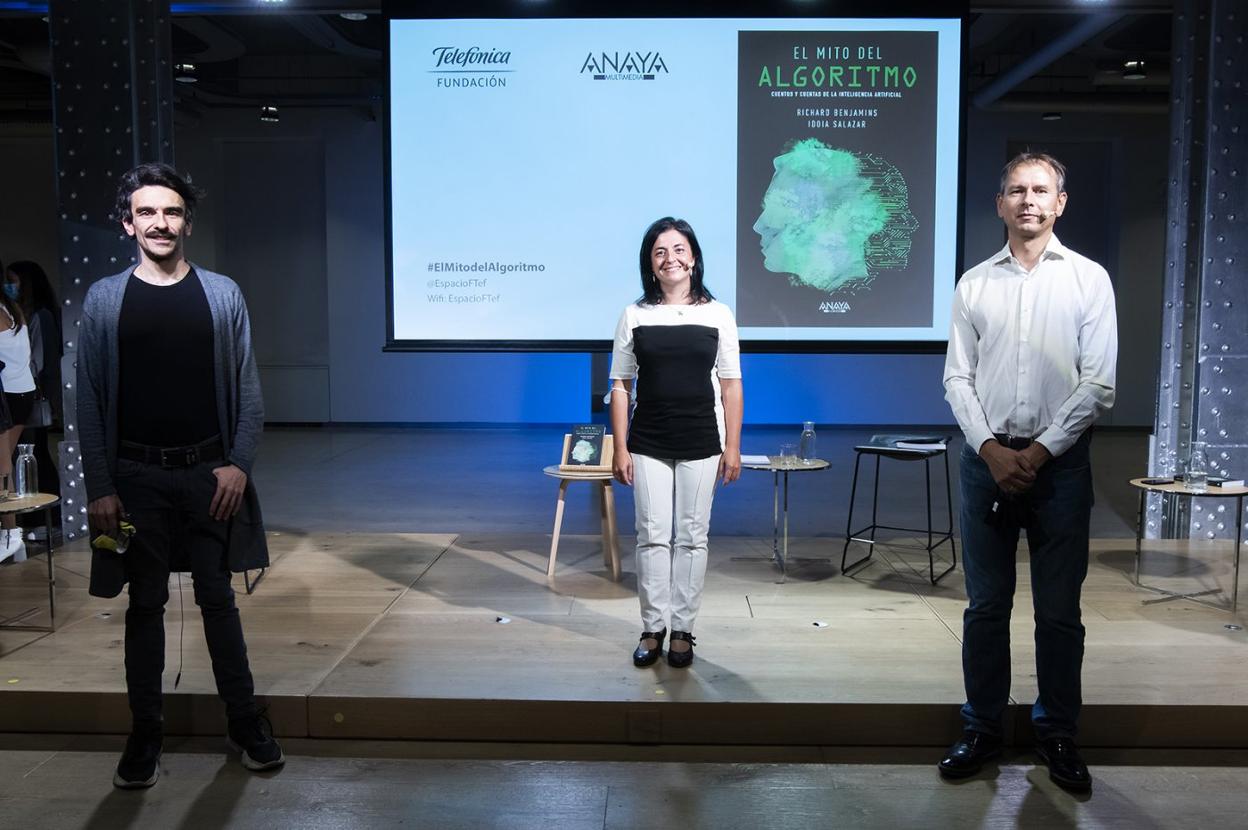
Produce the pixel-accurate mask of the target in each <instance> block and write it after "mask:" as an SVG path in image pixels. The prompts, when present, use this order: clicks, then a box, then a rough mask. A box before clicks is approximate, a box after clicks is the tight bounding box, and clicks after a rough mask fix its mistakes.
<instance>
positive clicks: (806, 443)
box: [797, 421, 818, 464]
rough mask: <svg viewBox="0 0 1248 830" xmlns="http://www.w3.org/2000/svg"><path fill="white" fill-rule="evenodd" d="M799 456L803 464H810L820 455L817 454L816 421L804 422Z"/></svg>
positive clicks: (798, 451)
mask: <svg viewBox="0 0 1248 830" xmlns="http://www.w3.org/2000/svg"><path fill="white" fill-rule="evenodd" d="M797 457H798V460H800V461H801V462H802V463H803V464H810V463H811V462H813V461H814V460H815V459H816V458H817V457H818V456H816V455H815V422H814V421H805V422H803V423H802V441H801V443H800V444H799V445H798V450H797Z"/></svg>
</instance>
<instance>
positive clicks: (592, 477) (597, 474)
mask: <svg viewBox="0 0 1248 830" xmlns="http://www.w3.org/2000/svg"><path fill="white" fill-rule="evenodd" d="M542 472H543V473H545V474H546V475H548V476H550V477H551V478H557V479H559V500H558V501H557V502H555V529H554V532H553V533H552V534H551V538H550V564H549V565H547V566H546V576H547V578H553V577H554V575H555V556H556V555H557V554H558V553H559V530H560V528H562V527H563V506H564V503H565V501H566V497H567V492H568V485H569V484H571V483H572V482H574V481H592V482H595V483H597V484H598V488H597V489H598V496H599V505H600V508H601V517H602V563H603V564H604V565H606V566H607V567H608V568H610V569H611V578H612V579H613V580H615V581H616V582H619V581H620V548H619V540H618V533H617V527H616V524H615V491H614V490H612V489H611V485H612V484H613V483H614V477H613V476H612V475H611V473H610V472H605V471H597V470H595V471H592V472H591V471H584V472H582V471H580V470H561V469H559V465H558V464H551V465H550V466H548V467H543V468H542Z"/></svg>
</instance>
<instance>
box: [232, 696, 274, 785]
mask: <svg viewBox="0 0 1248 830" xmlns="http://www.w3.org/2000/svg"><path fill="white" fill-rule="evenodd" d="M226 743H227V744H229V747H230V749H232V750H234V751H235V752H238V753H241V755H242V762H243V766H245V767H247V769H249V770H252V771H255V772H258V771H260V770H266V769H276V768H277V767H280V766H281V765H282V764H284V763H286V756H284V755H282V748H281V747H280V746H279V745H278V743H277V741H275V740H273V724H272V723H271V722H270V721H269V718H268V716H267V715H266V714H265V713H264V710H261V711H259V712H257V713H256V714H254V715H251V716H249V717H245V718H233V719H231V720H230V725H229V729H228V731H227V732H226Z"/></svg>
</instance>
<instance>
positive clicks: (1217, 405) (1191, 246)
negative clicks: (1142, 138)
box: [1124, 0, 1248, 539]
mask: <svg viewBox="0 0 1248 830" xmlns="http://www.w3.org/2000/svg"><path fill="white" fill-rule="evenodd" d="M1246 37H1248V9H1245V8H1244V4H1243V2H1242V0H1178V2H1176V4H1175V12H1174V42H1173V48H1172V61H1173V63H1172V69H1173V77H1174V80H1173V83H1172V88H1171V109H1170V177H1169V204H1168V210H1167V217H1166V225H1167V227H1166V234H1167V236H1166V261H1165V270H1166V275H1165V290H1164V295H1163V297H1164V307H1163V309H1162V315H1163V317H1162V343H1161V366H1160V371H1159V377H1158V389H1157V415H1156V421H1155V423H1154V436H1155V440H1154V442H1153V447H1152V457H1151V458H1150V459H1149V465H1150V470H1151V471H1153V472H1157V471H1158V470H1159V469H1160V468H1161V466H1162V462H1163V461H1164V459H1165V457H1166V455H1165V454H1167V453H1171V452H1174V453H1176V454H1177V456H1178V457H1179V458H1186V457H1187V456H1188V455H1189V454H1190V452H1191V444H1192V442H1193V441H1204V442H1206V445H1207V448H1208V456H1209V461H1210V467H1211V470H1210V472H1211V473H1212V474H1229V475H1231V476H1233V477H1235V478H1243V477H1245V475H1246V474H1248V276H1246V275H1245V271H1244V268H1245V265H1248V55H1245V51H1244V50H1245V45H1246V44H1245V38H1246ZM1124 284H1129V282H1126V283H1124ZM1171 501H1172V502H1178V503H1177V504H1175V503H1167V502H1166V501H1163V497H1161V496H1156V495H1153V496H1150V497H1149V503H1148V506H1147V511H1146V514H1145V517H1144V523H1145V526H1144V532H1145V535H1146V536H1147V537H1148V538H1188V537H1190V538H1194V539H1196V538H1199V539H1228V538H1232V537H1233V535H1234V533H1235V518H1236V517H1235V516H1234V515H1233V514H1232V513H1230V512H1228V510H1233V508H1229V507H1226V506H1225V502H1226V501H1227V500H1224V499H1219V500H1213V499H1173V500H1171ZM1189 504H1190V505H1191V507H1190V509H1189V508H1188V505H1189Z"/></svg>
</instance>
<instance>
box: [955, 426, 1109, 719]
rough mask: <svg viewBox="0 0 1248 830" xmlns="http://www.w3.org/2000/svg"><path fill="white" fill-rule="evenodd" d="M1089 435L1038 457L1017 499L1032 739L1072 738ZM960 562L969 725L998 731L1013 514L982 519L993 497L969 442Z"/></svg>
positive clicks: (1004, 698)
mask: <svg viewBox="0 0 1248 830" xmlns="http://www.w3.org/2000/svg"><path fill="white" fill-rule="evenodd" d="M1090 443H1091V435H1090V433H1087V432H1085V433H1084V434H1083V435H1082V436H1080V438H1079V440H1078V442H1076V443H1075V445H1074V446H1073V447H1071V448H1070V449H1069V450H1067V451H1066V452H1065V453H1063V454H1062V455H1060V456H1058V457H1057V458H1053V459H1051V460H1050V461H1049V462H1048V463H1047V464H1045V465H1044V466H1043V467H1042V468H1041V469H1040V472H1039V473H1038V474H1037V476H1036V483H1035V484H1034V485H1033V486H1032V488H1031V490H1029V491H1028V493H1027V494H1026V495H1025V496H1024V497H1023V498H1024V499H1025V501H1024V502H1023V503H1022V507H1023V508H1024V511H1023V512H1025V515H1026V516H1027V517H1028V518H1027V520H1026V523H1027V524H1028V525H1029V526H1028V527H1027V528H1026V531H1027V544H1028V546H1029V548H1030V550H1031V595H1032V602H1033V604H1034V606H1035V621H1036V634H1035V636H1036V678H1037V682H1038V685H1039V687H1040V695H1039V698H1038V699H1037V700H1036V702H1035V705H1034V706H1032V709H1031V720H1032V725H1033V726H1034V728H1035V732H1036V737H1037V738H1038V739H1040V740H1043V739H1045V738H1053V737H1074V735H1075V732H1076V722H1077V721H1078V719H1079V709H1080V707H1081V705H1082V688H1081V685H1080V673H1081V671H1082V667H1083V637H1084V629H1083V623H1082V622H1081V621H1080V614H1079V592H1080V589H1081V586H1082V585H1083V580H1084V577H1085V576H1087V573H1088V526H1089V522H1090V520H1091V515H1092V468H1091V466H1090V465H1089V462H1088V445H1089V444H1090ZM961 474H962V508H961V517H960V523H961V529H962V549H963V554H962V556H963V560H962V561H963V568H964V569H965V571H966V593H967V597H968V599H969V604H968V605H967V609H966V613H965V614H964V615H963V618H962V630H963V636H962V676H963V680H964V681H965V683H966V704H965V705H964V706H963V707H962V717H963V720H964V721H965V723H966V728H967V729H973V730H975V731H977V732H984V733H987V734H989V735H1001V733H1002V716H1003V715H1004V713H1005V708H1006V705H1007V704H1008V702H1009V696H1010V612H1011V610H1012V609H1013V607H1014V586H1015V580H1016V574H1015V553H1016V551H1017V549H1018V536H1019V530H1020V524H1021V522H1020V521H1017V520H1016V519H1017V518H1018V517H1017V516H1008V517H1007V519H1009V520H1008V521H1006V522H1003V523H999V524H998V525H994V524H990V523H989V522H988V521H987V520H986V517H987V516H988V515H989V511H990V510H991V508H992V504H993V501H994V499H995V498H996V495H997V484H996V482H995V481H994V480H993V478H992V474H991V473H990V472H989V471H988V465H987V464H986V463H985V462H984V460H983V459H982V458H980V457H979V456H978V455H977V454H976V452H975V450H974V449H972V448H970V447H965V448H963V450H962V458H961Z"/></svg>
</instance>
